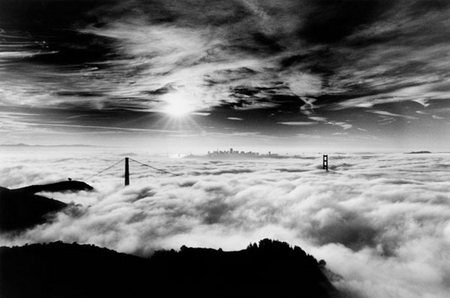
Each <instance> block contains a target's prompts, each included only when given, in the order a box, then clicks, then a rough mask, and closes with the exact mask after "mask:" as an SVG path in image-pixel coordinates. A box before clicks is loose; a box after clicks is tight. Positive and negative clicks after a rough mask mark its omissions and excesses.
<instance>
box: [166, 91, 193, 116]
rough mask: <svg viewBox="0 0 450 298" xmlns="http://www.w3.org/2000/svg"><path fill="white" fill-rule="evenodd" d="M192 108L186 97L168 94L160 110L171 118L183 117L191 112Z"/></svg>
mask: <svg viewBox="0 0 450 298" xmlns="http://www.w3.org/2000/svg"><path fill="white" fill-rule="evenodd" d="M193 111H194V109H193V108H192V105H190V104H189V102H188V100H187V99H186V98H182V96H170V97H167V98H166V99H165V105H164V106H163V107H162V109H161V112H163V113H164V114H166V115H168V116H170V117H172V118H184V117H187V116H188V115H189V114H190V113H192V112H193Z"/></svg>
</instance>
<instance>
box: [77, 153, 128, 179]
mask: <svg viewBox="0 0 450 298" xmlns="http://www.w3.org/2000/svg"><path fill="white" fill-rule="evenodd" d="M123 160H124V158H122V159H121V160H119V161H118V162H116V163H114V164H113V165H111V166H109V167H107V168H105V169H103V170H101V171H98V172H97V173H95V174H94V175H91V176H89V177H88V178H86V180H89V179H91V178H94V177H95V176H97V175H100V174H101V173H103V172H106V171H107V170H109V169H111V168H113V167H115V166H117V165H118V164H119V163H122V162H123Z"/></svg>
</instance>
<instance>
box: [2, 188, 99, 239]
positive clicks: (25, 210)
mask: <svg viewBox="0 0 450 298" xmlns="http://www.w3.org/2000/svg"><path fill="white" fill-rule="evenodd" d="M92 189H93V188H92V187H91V186H90V185H88V184H86V183H84V182H81V181H62V182H57V183H52V184H45V185H32V186H27V187H23V188H18V189H8V188H4V187H0V232H11V231H20V230H23V229H26V228H30V227H33V226H34V225H37V224H42V223H44V222H46V221H47V220H48V217H49V216H50V215H51V214H52V213H54V212H57V211H60V210H62V209H64V208H65V207H67V204H66V203H63V202H60V201H58V200H53V199H50V198H47V197H44V196H41V195H36V193H38V192H66V191H80V190H92Z"/></svg>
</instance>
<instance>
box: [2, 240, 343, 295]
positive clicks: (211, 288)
mask: <svg viewBox="0 0 450 298" xmlns="http://www.w3.org/2000/svg"><path fill="white" fill-rule="evenodd" d="M0 264H1V266H0V297H2V298H28V297H29V298H31V297H33V298H44V297H45V298H52V297H54V298H56V297H58V298H74V297H80V298H81V297H83V298H88V297H96V298H99V297H105V298H106V297H108V298H113V297H161V298H162V297H200V298H201V297H205V298H206V297H208V298H215V297H315V298H328V297H338V292H337V291H336V290H335V289H334V287H333V286H332V285H331V283H330V282H329V281H328V279H327V278H326V277H325V275H324V274H323V273H322V272H321V268H320V266H319V265H318V263H317V261H316V260H315V259H314V258H313V257H312V256H309V255H307V254H306V253H305V252H304V251H303V250H302V249H300V248H299V247H294V248H291V247H289V246H288V245H287V244H286V243H282V242H277V241H271V240H267V239H265V240H262V241H260V243H259V245H250V246H249V247H248V248H247V249H245V250H241V251H233V252H224V251H222V250H213V249H202V248H186V247H182V248H181V250H180V251H179V252H176V251H158V252H156V253H155V254H154V255H153V256H152V257H151V258H149V259H146V258H140V257H136V256H132V255H126V254H121V253H117V252H114V251H111V250H108V249H103V248H98V247H95V246H89V245H78V244H65V243H61V242H57V243H51V244H33V245H28V246H24V247H14V248H5V247H3V248H0Z"/></svg>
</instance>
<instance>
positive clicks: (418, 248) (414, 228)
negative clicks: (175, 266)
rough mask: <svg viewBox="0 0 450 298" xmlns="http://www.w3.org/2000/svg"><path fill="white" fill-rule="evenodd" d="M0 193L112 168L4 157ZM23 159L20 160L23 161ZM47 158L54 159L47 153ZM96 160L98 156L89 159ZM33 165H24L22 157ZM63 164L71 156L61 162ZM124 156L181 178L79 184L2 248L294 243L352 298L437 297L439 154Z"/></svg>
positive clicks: (113, 174)
mask: <svg viewBox="0 0 450 298" xmlns="http://www.w3.org/2000/svg"><path fill="white" fill-rule="evenodd" d="M2 150H3V152H2V155H1V156H2V163H1V164H2V168H1V173H2V175H0V185H2V186H6V187H11V188H12V187H19V186H24V185H29V184H34V183H45V182H52V181H55V180H58V179H66V178H67V176H70V177H72V178H74V179H76V178H79V179H83V178H86V177H88V176H90V175H92V174H93V172H95V171H96V170H99V169H103V168H105V167H106V166H108V165H109V164H111V163H112V162H115V161H116V160H117V159H119V158H121V157H122V156H121V155H120V154H111V155H105V154H103V155H102V157H101V158H98V156H99V155H98V154H97V152H96V151H95V150H94V149H83V150H82V149H80V148H77V149H76V150H75V151H74V152H73V153H70V152H69V151H68V150H70V149H67V148H65V149H64V150H60V151H52V152H51V154H49V150H50V149H46V148H42V149H34V151H33V155H30V154H31V153H30V152H31V151H29V150H30V149H21V150H20V151H17V150H14V152H12V151H8V150H6V149H2ZM27 150H28V151H27ZM52 150H54V149H52ZM99 150H103V149H99ZM31 156H32V158H31ZM68 156H70V157H68ZM133 158H135V159H137V160H141V161H143V162H147V163H148V162H149V163H150V164H151V165H152V166H155V167H158V168H164V169H167V170H169V171H171V172H175V173H177V174H180V175H178V176H172V175H166V174H160V173H156V172H151V171H147V170H146V169H145V168H142V167H137V166H136V165H134V164H132V167H131V173H132V176H131V186H129V187H126V188H124V187H123V186H122V185H123V181H122V180H123V177H122V175H123V173H122V171H123V169H122V167H121V166H119V167H117V168H113V169H111V171H110V172H105V173H104V174H102V175H101V176H98V177H94V178H92V179H91V180H89V181H87V182H89V183H91V184H93V185H94V186H95V188H96V190H97V191H96V192H94V193H84V192H81V193H76V194H52V196H54V198H56V199H60V200H62V201H65V202H74V203H77V204H82V206H80V207H74V208H75V209H76V212H73V211H74V210H75V209H74V210H68V211H67V212H64V213H60V214H58V215H57V216H56V217H55V220H54V221H53V222H52V223H49V224H45V225H41V226H37V227H35V228H34V229H32V230H29V231H26V232H25V233H23V234H20V235H15V236H14V235H9V236H8V235H1V236H0V242H1V244H2V245H13V244H23V243H26V242H43V241H55V240H63V241H67V242H73V241H77V242H81V243H92V244H96V245H100V246H105V247H109V248H112V249H116V250H119V251H124V252H129V253H136V254H143V255H148V254H150V253H151V252H152V251H153V250H154V249H158V248H179V247H180V246H181V245H182V244H185V245H192V246H208V247H216V248H218V247H221V248H223V249H241V248H243V247H245V246H246V245H247V244H248V243H249V242H254V241H257V240H258V239H260V238H263V237H270V238H277V239H281V240H285V241H288V242H290V243H292V244H297V245H300V246H302V247H303V248H305V249H306V250H307V251H308V252H310V253H312V254H313V255H315V256H316V257H318V258H323V259H325V260H326V261H327V264H328V266H329V267H330V268H331V269H332V270H333V271H335V272H336V273H338V274H340V275H342V276H343V280H341V281H338V282H337V285H338V286H339V287H340V288H343V289H346V290H348V291H351V292H354V293H357V295H358V296H359V297H370V298H372V297H377V298H378V297H380V298H381V297H386V296H389V295H394V296H396V297H408V298H410V297H445V295H446V293H447V291H448V287H449V283H448V279H449V276H450V272H449V270H448V268H450V264H449V260H450V258H448V251H449V248H450V238H449V237H448V236H449V230H450V205H449V199H450V198H449V193H450V185H449V184H448V181H449V179H450V176H449V173H448V167H449V164H450V161H449V156H448V155H447V154H430V155H404V154H369V153H367V154H331V155H330V161H329V162H330V169H331V170H330V172H328V173H325V172H324V171H323V170H322V169H321V155H319V156H316V155H311V156H309V155H305V158H299V159H295V160H292V159H288V160H248V161H239V162H235V161H232V160H228V161H208V160H200V159H194V160H188V159H161V158H154V157H150V156H148V155H142V154H138V155H136V156H134V157H133Z"/></svg>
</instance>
